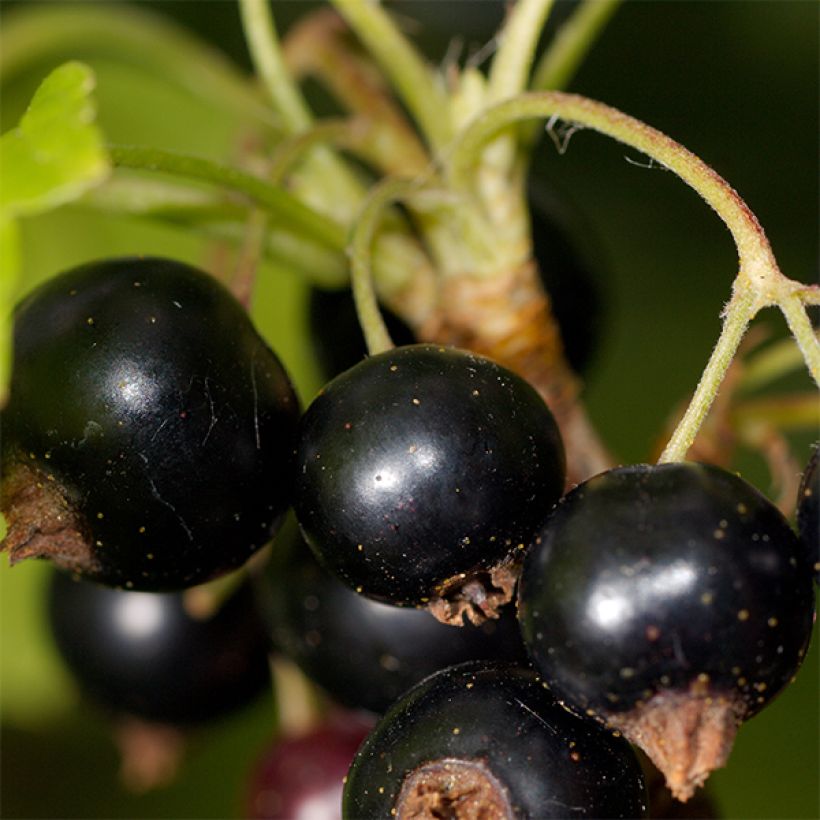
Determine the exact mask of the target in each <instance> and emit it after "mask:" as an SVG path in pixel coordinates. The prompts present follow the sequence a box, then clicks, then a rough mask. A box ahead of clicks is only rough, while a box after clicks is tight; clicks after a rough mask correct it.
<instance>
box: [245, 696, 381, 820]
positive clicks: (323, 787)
mask: <svg viewBox="0 0 820 820" xmlns="http://www.w3.org/2000/svg"><path fill="white" fill-rule="evenodd" d="M372 728H373V726H372V722H371V721H369V720H366V719H365V718H364V717H363V716H360V715H354V714H351V713H341V712H340V713H334V714H333V715H331V716H330V718H329V719H328V720H327V721H325V722H324V723H322V724H321V725H319V726H317V727H315V728H314V729H312V730H310V731H309V732H306V733H305V734H301V735H292V736H291V735H288V736H286V737H283V738H279V739H277V740H276V741H275V742H274V743H273V744H272V745H271V747H270V748H268V749H266V750H265V751H264V753H263V754H262V756H261V757H260V760H259V762H258V764H257V766H256V767H255V770H254V772H253V776H252V778H251V783H250V788H249V794H248V796H247V798H246V805H247V812H246V816H247V817H248V818H258V820H280V818H303V820H341V816H342V788H343V786H344V778H345V775H346V774H347V771H348V769H349V768H350V764H351V762H352V761H353V757H354V756H355V754H356V751H357V749H358V748H359V746H360V745H361V743H362V741H363V740H364V739H365V737H367V733H368V732H369V731H370V730H371V729H372Z"/></svg>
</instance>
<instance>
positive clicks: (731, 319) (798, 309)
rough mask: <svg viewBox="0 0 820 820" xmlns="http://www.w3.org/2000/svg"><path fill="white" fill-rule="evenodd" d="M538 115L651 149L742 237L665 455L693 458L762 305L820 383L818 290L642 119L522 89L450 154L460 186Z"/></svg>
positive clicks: (466, 186) (717, 185) (678, 148)
mask: <svg viewBox="0 0 820 820" xmlns="http://www.w3.org/2000/svg"><path fill="white" fill-rule="evenodd" d="M536 117H538V118H544V117H551V118H561V119H563V120H567V121H569V122H572V123H575V124H578V125H581V126H585V127H588V128H592V129H594V130H596V131H599V132H601V133H603V134H606V135H607V136H610V137H612V138H613V139H616V140H618V141H620V142H622V143H624V144H626V145H629V146H631V147H633V148H636V149H637V150H639V151H641V152H642V153H644V154H646V155H647V156H648V157H650V158H651V159H652V160H654V161H656V162H657V163H659V164H660V165H661V166H663V167H665V168H668V169H669V170H671V171H673V172H674V173H676V174H677V175H678V176H679V177H680V178H681V179H682V180H683V181H684V182H686V183H687V184H688V185H690V186H691V187H692V188H694V190H695V191H697V192H698V193H699V194H700V195H701V196H702V197H703V199H704V200H705V201H706V202H707V204H709V205H710V206H711V207H712V208H713V209H714V211H715V212H716V213H717V214H718V216H719V217H720V218H721V219H722V220H723V221H724V223H725V224H726V226H727V227H728V229H729V231H730V232H731V234H732V237H733V239H734V241H735V245H736V247H737V252H738V257H739V263H740V270H739V272H738V274H737V277H736V278H735V282H734V286H733V289H732V298H731V300H730V302H729V305H728V306H727V309H726V312H725V320H724V324H723V329H722V331H721V335H720V338H719V339H718V343H717V345H716V346H715V349H714V351H713V353H712V356H711V357H710V359H709V362H708V363H707V365H706V369H705V370H704V372H703V376H702V377H701V380H700V382H699V383H698V386H697V388H696V390H695V394H694V396H693V398H692V401H691V403H690V405H689V407H688V408H687V410H686V413H685V414H684V417H683V419H682V420H681V422H680V424H679V426H678V428H677V429H676V430H675V432H674V433H673V434H672V438H671V439H670V441H669V443H668V444H667V446H666V449H665V450H664V452H663V453H662V455H661V458H660V461H661V462H668V461H676V460H680V459H683V458H684V457H685V455H686V452H687V450H688V449H689V447H690V445H691V444H692V441H693V440H694V438H695V435H696V434H697V431H698V429H699V428H700V425H701V423H702V422H703V419H704V418H705V416H706V413H707V412H708V410H709V407H710V406H711V403H712V401H713V399H714V397H715V395H716V393H717V390H718V387H719V385H720V383H721V381H722V379H723V376H724V374H725V372H726V368H727V367H728V366H729V364H730V363H731V361H732V358H733V357H734V355H735V352H736V351H737V346H738V344H739V343H740V340H741V338H742V337H743V334H744V332H745V330H746V327H747V325H748V323H749V321H750V320H751V319H752V317H753V316H754V315H755V314H756V313H757V311H758V310H760V309H761V308H762V307H765V306H767V305H774V304H776V305H778V306H779V307H780V308H781V310H782V311H783V313H784V314H785V315H786V320H787V322H788V323H789V327H790V328H791V329H792V332H793V334H794V335H795V338H796V340H797V343H798V345H799V346H800V348H801V350H802V352H803V356H804V358H805V360H806V363H807V365H808V367H809V370H810V372H811V374H812V376H813V377H814V379H815V380H816V381H819V382H820V344H818V342H817V340H816V338H815V336H814V333H813V331H812V328H811V324H810V323H809V320H808V317H807V315H806V312H805V308H804V307H803V303H804V302H808V301H810V300H811V299H813V296H814V292H813V290H811V289H809V288H807V287H806V286H805V285H802V284H800V283H797V282H793V281H792V280H790V279H787V278H786V277H785V276H783V274H782V273H781V272H780V269H779V268H778V266H777V262H776V260H775V258H774V254H773V253H772V249H771V246H770V245H769V241H768V239H767V238H766V234H765V233H764V231H763V228H762V227H761V226H760V223H759V222H758V221H757V218H756V217H755V215H754V214H753V213H752V212H751V210H750V209H749V207H748V205H746V203H745V202H744V201H743V200H742V199H741V197H740V196H739V195H738V193H737V192H736V191H735V190H734V189H733V188H732V187H731V186H730V185H729V184H728V183H727V182H726V181H725V180H724V179H723V178H721V177H720V176H719V175H718V174H717V173H716V172H715V171H714V170H713V169H712V168H710V167H709V166H708V165H707V164H706V163H705V162H703V160H701V159H699V158H698V157H696V156H695V155H694V154H693V153H691V151H688V150H687V149H686V148H684V147H683V146H682V145H680V144H679V143H677V142H675V141H674V140H673V139H670V138H669V137H667V136H666V135H665V134H663V133H661V132H660V131H657V130H656V129H654V128H651V127H650V126H648V125H646V124H645V123H643V122H641V121H640V120H636V119H634V118H633V117H629V116H627V115H626V114H624V113H622V112H621V111H618V110H616V109H614V108H610V107H609V106H606V105H603V104H602V103H599V102H595V101H594V100H590V99H587V98H586V97H581V96H578V95H574V94H564V93H562V92H559V91H545V92H540V93H538V92H531V93H529V94H522V95H521V96H519V97H516V98H513V99H511V100H507V101H505V102H502V103H500V104H498V105H496V106H495V107H493V108H491V109H488V110H487V111H485V113H484V114H483V115H481V116H479V117H478V118H477V119H476V120H475V121H474V123H473V124H472V125H471V126H469V127H468V128H467V129H466V130H465V132H463V133H462V134H461V136H460V138H459V140H458V142H457V144H456V145H455V146H454V147H453V151H452V154H451V155H450V166H449V169H448V171H449V178H450V182H451V185H452V187H453V189H454V190H456V191H457V192H459V193H461V194H462V195H463V196H466V197H469V196H471V195H473V187H474V182H473V176H474V167H475V165H476V164H477V162H478V160H479V158H480V157H481V156H482V149H483V147H484V146H485V145H486V143H487V142H488V140H490V139H492V138H493V137H494V136H495V135H496V134H498V133H499V132H500V131H502V130H503V129H504V128H508V127H509V126H510V125H511V124H512V123H514V122H518V121H521V120H526V119H531V118H536Z"/></svg>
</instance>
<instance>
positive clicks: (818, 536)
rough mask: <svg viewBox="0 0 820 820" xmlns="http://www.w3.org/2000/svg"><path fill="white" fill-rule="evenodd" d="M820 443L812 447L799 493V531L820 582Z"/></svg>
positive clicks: (816, 577) (816, 578) (817, 579)
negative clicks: (818, 465) (819, 469)
mask: <svg viewBox="0 0 820 820" xmlns="http://www.w3.org/2000/svg"><path fill="white" fill-rule="evenodd" d="M818 456H820V442H815V444H814V445H813V446H812V450H811V456H810V458H809V463H808V464H807V465H806V469H805V471H804V472H803V478H802V479H801V481H800V489H799V491H798V493H797V531H798V533H799V534H800V540H801V541H802V542H803V546H804V547H805V548H806V551H807V553H808V556H809V561H810V562H811V564H812V566H813V567H814V577H815V580H816V581H818V582H820V472H819V471H818V469H817V461H818Z"/></svg>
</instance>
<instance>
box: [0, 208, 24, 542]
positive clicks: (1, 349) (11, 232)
mask: <svg viewBox="0 0 820 820" xmlns="http://www.w3.org/2000/svg"><path fill="white" fill-rule="evenodd" d="M19 270H20V237H19V231H18V229H17V222H16V221H15V220H13V219H11V218H10V217H8V216H5V215H4V214H3V213H2V212H0V407H2V406H3V405H4V404H5V403H6V397H7V396H6V393H7V386H8V383H9V377H10V375H11V306H12V300H13V293H14V286H15V284H16V282H17V275H18V272H19ZM0 529H2V524H0Z"/></svg>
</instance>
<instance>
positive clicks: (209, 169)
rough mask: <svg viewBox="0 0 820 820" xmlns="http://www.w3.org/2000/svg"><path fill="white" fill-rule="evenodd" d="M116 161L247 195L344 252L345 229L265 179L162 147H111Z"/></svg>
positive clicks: (307, 234) (312, 235) (282, 219)
mask: <svg viewBox="0 0 820 820" xmlns="http://www.w3.org/2000/svg"><path fill="white" fill-rule="evenodd" d="M109 150H110V154H111V159H112V162H113V163H114V165H115V166H119V167H121V168H135V169H139V170H144V171H160V172H162V173H168V174H174V175H176V176H181V177H185V178H187V179H197V180H201V181H203V182H209V183H211V184H213V185H219V186H222V187H224V188H227V189H229V190H231V191H234V192H236V193H239V194H243V195H244V196H246V197H247V198H248V199H250V200H251V201H252V202H254V203H255V204H256V205H258V206H259V207H261V208H263V209H264V210H265V211H267V212H268V213H270V214H271V215H272V216H274V217H276V218H277V219H279V220H281V221H282V222H283V223H285V224H286V225H287V226H289V227H291V228H295V229H298V230H299V231H301V232H302V233H303V234H304V235H305V236H306V237H309V238H312V239H314V240H316V241H317V242H320V243H321V244H323V245H325V246H326V247H328V248H331V249H333V250H336V251H344V248H345V230H344V228H342V227H341V226H340V225H339V224H337V223H336V222H333V221H332V220H330V219H328V218H327V217H324V216H322V215H321V214H319V213H317V212H316V211H314V210H312V209H311V208H309V207H307V206H306V205H304V204H302V203H301V202H300V201H299V200H298V199H295V198H294V197H293V196H291V195H290V194H289V193H287V191H285V190H283V189H282V188H278V187H276V186H274V185H270V184H269V183H268V182H266V181H265V180H263V179H260V178H259V177H256V176H253V175H252V174H247V173H245V172H244V171H240V170H238V169H236V168H232V167H230V166H226V165H221V164H219V163H217V162H213V161H212V160H208V159H204V158H202V157H192V156H188V155H185V154H178V153H175V152H172V151H164V150H162V149H159V148H144V147H142V146H130V145H112V146H109Z"/></svg>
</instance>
